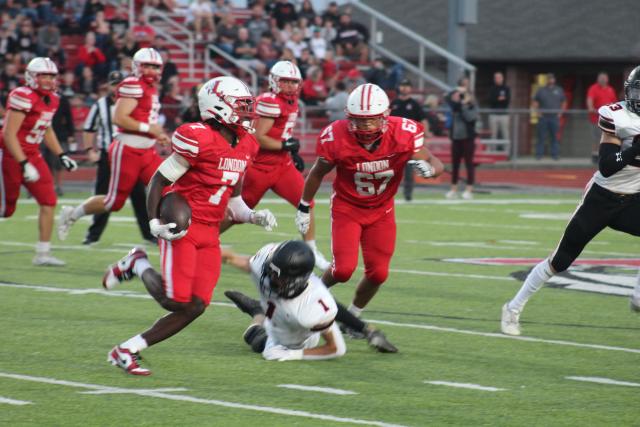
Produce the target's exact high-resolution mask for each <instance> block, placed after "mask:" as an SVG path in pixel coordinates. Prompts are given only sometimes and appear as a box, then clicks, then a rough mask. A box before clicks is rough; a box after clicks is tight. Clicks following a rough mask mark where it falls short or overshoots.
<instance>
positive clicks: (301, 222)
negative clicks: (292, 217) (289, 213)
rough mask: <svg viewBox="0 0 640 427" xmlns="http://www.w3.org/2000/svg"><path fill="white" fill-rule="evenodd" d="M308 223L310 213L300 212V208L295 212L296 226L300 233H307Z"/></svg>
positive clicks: (309, 221)
mask: <svg viewBox="0 0 640 427" xmlns="http://www.w3.org/2000/svg"><path fill="white" fill-rule="evenodd" d="M310 223H311V214H310V213H309V212H302V211H301V210H298V211H297V212H296V226H297V227H298V231H299V232H300V234H307V231H309V224H310Z"/></svg>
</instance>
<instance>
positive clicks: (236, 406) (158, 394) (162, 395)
mask: <svg viewBox="0 0 640 427" xmlns="http://www.w3.org/2000/svg"><path fill="white" fill-rule="evenodd" d="M0 377H3V378H11V379H14V380H21V381H32V382H37V383H44V384H54V385H62V386H67V387H74V388H83V389H89V390H95V391H102V392H111V393H122V394H136V395H139V396H145V397H154V398H157V399H166V400H174V401H180V402H190V403H200V404H203V405H215V406H222V407H226V408H234V409H244V410H249V411H257V412H267V413H271V414H278V415H289V416H293V417H302V418H312V419H318V420H325V421H334V422H338V423H347V424H360V425H372V426H380V427H403V426H401V425H399V424H390V423H385V422H382V421H374V420H360V419H357V418H343V417H336V416H333V415H327V414H316V413H313V412H307V411H298V410H293V409H285V408H276V407H272V406H260V405H248V404H245V403H236V402H228V401H225V400H218V399H201V398H198V397H192V396H186V395H182V394H169V393H164V392H158V391H153V390H148V389H134V388H122V387H110V386H103V385H99V384H87V383H80V382H75V381H65V380H57V379H55V378H47V377H35V376H31V375H19V374H12V373H7V372H0Z"/></svg>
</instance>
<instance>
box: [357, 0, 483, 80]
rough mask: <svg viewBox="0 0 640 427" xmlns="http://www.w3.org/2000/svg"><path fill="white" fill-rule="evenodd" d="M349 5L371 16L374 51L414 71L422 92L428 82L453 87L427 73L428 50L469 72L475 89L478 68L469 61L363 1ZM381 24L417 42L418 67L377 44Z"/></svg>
mask: <svg viewBox="0 0 640 427" xmlns="http://www.w3.org/2000/svg"><path fill="white" fill-rule="evenodd" d="M349 4H350V5H351V6H352V7H354V8H356V9H359V10H360V11H362V12H364V13H366V14H368V15H369V16H370V18H371V21H370V26H369V29H370V31H371V38H370V40H369V46H370V47H371V48H372V49H373V50H375V51H377V52H378V53H381V54H382V55H383V56H385V57H387V58H390V59H392V60H394V61H396V62H399V63H401V64H402V65H404V66H405V67H406V68H408V69H409V70H410V71H412V72H413V73H414V74H416V75H417V76H418V77H419V78H420V79H419V80H418V87H419V89H420V90H423V89H424V83H425V81H427V82H429V83H431V84H434V85H436V86H437V87H439V88H441V89H444V90H451V89H452V87H451V86H449V85H448V84H447V83H446V82H443V81H442V80H440V79H438V78H437V77H435V76H433V75H432V74H430V73H428V72H426V71H425V53H426V51H427V50H428V51H431V52H433V53H435V54H436V55H438V56H441V57H443V58H445V59H447V60H448V61H450V62H453V63H455V64H457V65H459V66H460V67H461V68H462V69H464V70H466V71H468V72H469V80H470V83H471V87H472V88H473V87H475V80H476V67H475V66H473V65H472V64H470V63H468V62H467V61H465V60H464V59H462V58H460V57H458V56H456V55H454V54H452V53H451V52H449V51H448V50H446V49H444V48H442V47H440V46H438V45H437V44H435V43H433V42H432V41H430V40H427V39H425V38H424V37H422V36H419V35H417V34H416V33H414V32H413V31H411V30H410V29H408V28H407V27H405V26H403V25H402V24H399V23H398V22H396V21H394V20H393V19H390V18H389V17H387V16H386V15H384V14H382V13H380V12H379V11H377V10H376V9H373V8H372V7H370V6H367V5H366V4H364V3H363V2H361V1H358V0H350V1H349ZM379 22H380V23H383V24H385V25H387V26H388V27H390V28H391V29H393V30H396V31H397V32H399V33H401V34H403V35H404V36H406V37H408V38H409V39H411V40H413V41H415V42H416V43H417V44H418V65H417V66H415V65H413V64H411V66H408V64H410V63H409V62H408V61H406V60H402V61H398V56H397V55H395V54H392V52H391V51H389V50H387V49H385V48H384V47H382V46H381V45H380V43H378V42H377V32H378V23H379ZM436 82H437V83H436Z"/></svg>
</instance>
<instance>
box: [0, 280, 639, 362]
mask: <svg viewBox="0 0 640 427" xmlns="http://www.w3.org/2000/svg"><path fill="white" fill-rule="evenodd" d="M3 287H5V288H21V289H32V290H38V291H49V292H65V293H67V294H70V295H86V294H96V295H105V296H111V297H125V298H146V299H151V297H150V296H149V295H146V294H141V293H136V292H131V291H108V292H107V291H105V290H102V289H95V290H94V289H70V288H59V287H54V286H39V285H19V284H14V283H5V282H0V288H3ZM211 305H218V306H222V307H232V308H235V305H234V304H231V303H225V302H212V303H211ZM366 321H367V322H371V323H376V324H379V325H389V326H397V327H400V328H412V329H423V330H429V331H438V332H449V333H455V334H465V335H476V336H481V337H488V338H502V339H511V340H517V341H528V342H537V343H544V344H554V345H561V346H569V347H580V348H589V349H594V350H605V351H622V352H626V353H635V354H640V349H635V348H626V347H615V346H609V345H601V344H585V343H579V342H573V341H563V340H549V339H544V338H534V337H514V336H510V335H503V334H499V333H494V332H479V331H471V330H467V329H457V328H447V327H442V326H435V325H426V324H418V323H401V322H390V321H387V320H376V319H366ZM496 322H498V320H496Z"/></svg>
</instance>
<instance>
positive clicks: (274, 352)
mask: <svg viewBox="0 0 640 427" xmlns="http://www.w3.org/2000/svg"><path fill="white" fill-rule="evenodd" d="M303 352H304V351H303V350H290V349H288V348H286V347H284V346H282V345H276V346H273V347H271V348H268V349H267V350H265V351H264V352H262V357H264V358H265V359H267V360H277V361H279V362H285V361H287V360H302V356H303Z"/></svg>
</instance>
